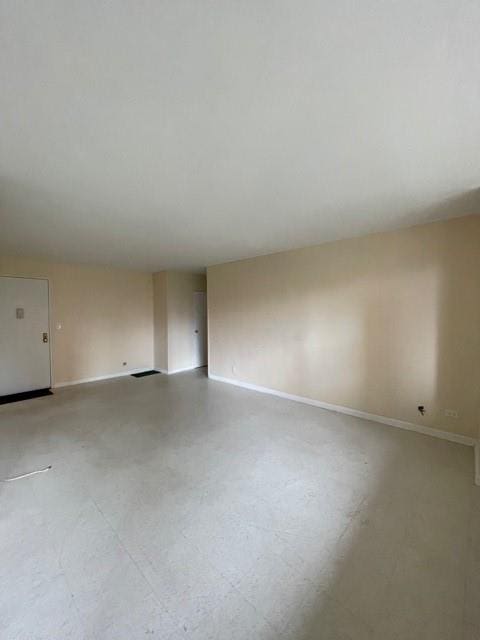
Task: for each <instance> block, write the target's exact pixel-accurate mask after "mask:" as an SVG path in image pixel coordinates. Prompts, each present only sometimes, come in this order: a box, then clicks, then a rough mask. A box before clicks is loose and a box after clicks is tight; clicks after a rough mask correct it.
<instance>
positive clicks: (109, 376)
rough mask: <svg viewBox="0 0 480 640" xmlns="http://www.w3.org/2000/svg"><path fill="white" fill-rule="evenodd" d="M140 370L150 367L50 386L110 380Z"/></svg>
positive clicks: (66, 385)
mask: <svg viewBox="0 0 480 640" xmlns="http://www.w3.org/2000/svg"><path fill="white" fill-rule="evenodd" d="M142 371H151V369H148V368H146V367H142V368H141V369H130V370H129V371H121V372H119V373H109V374H108V375H106V376H95V377H94V378H81V379H80V380H71V381H70V382H56V383H55V384H54V385H52V388H53V389H59V388H60V387H72V386H73V385H75V384H84V383H85V382H99V381H100V380H110V379H111V378H121V377H122V376H131V375H132V373H142ZM157 371H158V369H157Z"/></svg>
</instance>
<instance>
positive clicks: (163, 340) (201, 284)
mask: <svg viewBox="0 0 480 640" xmlns="http://www.w3.org/2000/svg"><path fill="white" fill-rule="evenodd" d="M154 283H155V285H154V286H155V319H154V324H155V367H156V368H158V369H163V370H166V371H169V372H173V371H177V370H178V369H187V368H189V367H192V366H193V364H194V334H193V320H194V316H193V314H194V309H193V294H194V292H195V291H205V290H206V284H207V280H206V277H205V275H203V274H195V273H185V272H180V271H163V272H161V273H156V274H154Z"/></svg>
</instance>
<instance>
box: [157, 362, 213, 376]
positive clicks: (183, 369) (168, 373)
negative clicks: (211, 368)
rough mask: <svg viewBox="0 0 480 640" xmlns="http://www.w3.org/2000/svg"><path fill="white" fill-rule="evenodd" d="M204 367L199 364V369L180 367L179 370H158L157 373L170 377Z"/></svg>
mask: <svg viewBox="0 0 480 640" xmlns="http://www.w3.org/2000/svg"><path fill="white" fill-rule="evenodd" d="M204 366H206V365H204V364H201V365H200V366H199V367H197V366H195V367H182V368H181V369H170V370H168V369H158V368H157V371H160V372H161V373H165V374H166V375H167V376H172V375H173V374H174V373H182V372H183V371H193V370H194V369H202V368H203V367H204Z"/></svg>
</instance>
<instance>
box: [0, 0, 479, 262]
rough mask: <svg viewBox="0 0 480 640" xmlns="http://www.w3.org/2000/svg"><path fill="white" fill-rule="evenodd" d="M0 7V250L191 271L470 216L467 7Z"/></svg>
mask: <svg viewBox="0 0 480 640" xmlns="http://www.w3.org/2000/svg"><path fill="white" fill-rule="evenodd" d="M0 8H1V15H0V25H1V26H0V29H1V44H0V51H1V55H0V81H1V93H0V101H1V102H0V108H1V113H0V116H1V136H0V171H1V173H0V180H1V182H0V220H1V226H0V250H2V251H5V252H7V253H15V254H28V255H35V256H45V257H50V258H54V259H57V260H67V261H80V262H95V263H104V264H114V265H123V266H132V267H135V268H147V269H149V270H158V269H163V268H194V269H197V268H202V267H204V266H205V265H209V264H214V263H218V262H223V261H227V260H233V259H237V258H243V257H247V256H252V255H258V254H262V253H270V252H273V251H278V250H282V249H286V248H293V247H299V246H304V245H311V244H316V243H319V242H323V241H326V240H330V239H335V238H342V237H348V236H353V235H358V234H362V233H367V232H370V231H372V230H383V229H390V228H395V227H399V226H403V225H410V224H416V223H419V222H423V221H427V220H433V219H436V218H441V217H449V216H452V215H460V214H462V213H474V212H475V211H472V210H471V209H472V207H475V206H476V205H478V204H479V202H478V200H479V199H478V197H477V196H478V193H479V192H478V191H476V190H477V189H478V187H479V186H480V37H479V34H480V2H478V1H474V0H390V1H388V0H383V1H380V0H377V1H373V0H362V1H361V2H360V1H358V0H349V1H346V0H328V1H326V0H299V1H298V2H294V1H293V0H288V1H285V0H275V1H274V0H256V1H249V0H237V1H233V0H204V1H201V0H191V1H186V0H165V1H163V2H162V1H160V0H151V1H148V0H142V1H140V0H122V1H120V0H112V1H110V2H106V1H99V0H68V1H66V0H57V1H54V0H42V2H38V0H30V1H28V0H27V1H25V2H19V1H18V0H0ZM477 211H480V208H479V209H478V210H477Z"/></svg>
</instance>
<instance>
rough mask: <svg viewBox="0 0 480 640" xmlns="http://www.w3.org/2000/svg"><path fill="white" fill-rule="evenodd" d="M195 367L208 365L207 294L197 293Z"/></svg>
mask: <svg viewBox="0 0 480 640" xmlns="http://www.w3.org/2000/svg"><path fill="white" fill-rule="evenodd" d="M193 318H194V320H193V323H194V326H193V335H194V354H193V360H194V362H193V366H194V367H203V366H205V365H206V364H207V294H206V293H205V291H195V293H194V294H193Z"/></svg>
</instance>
